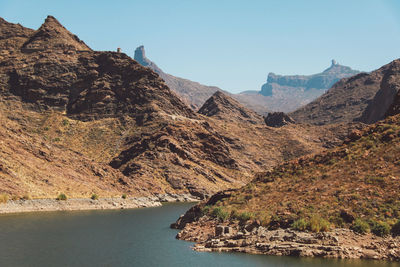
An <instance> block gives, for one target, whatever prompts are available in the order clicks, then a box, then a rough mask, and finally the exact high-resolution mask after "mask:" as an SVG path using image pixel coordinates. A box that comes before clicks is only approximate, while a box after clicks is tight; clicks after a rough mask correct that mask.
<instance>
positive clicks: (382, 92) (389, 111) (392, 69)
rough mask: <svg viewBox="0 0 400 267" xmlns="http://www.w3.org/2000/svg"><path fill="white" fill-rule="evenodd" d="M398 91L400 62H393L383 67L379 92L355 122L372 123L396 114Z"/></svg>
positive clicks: (399, 88) (399, 85)
mask: <svg viewBox="0 0 400 267" xmlns="http://www.w3.org/2000/svg"><path fill="white" fill-rule="evenodd" d="M399 91H400V60H395V61H393V62H391V63H390V64H388V65H386V66H385V68H384V70H383V71H382V81H381V84H380V89H379V91H378V92H377V93H376V95H375V97H374V98H373V99H372V101H371V103H370V104H369V105H368V106H367V108H366V109H365V111H364V112H363V114H362V115H361V117H360V118H358V119H357V120H359V121H361V122H364V123H374V122H377V121H379V120H382V119H384V118H385V116H388V115H396V114H398V100H397V95H398V94H399ZM396 103H397V105H396ZM396 107H397V108H396Z"/></svg>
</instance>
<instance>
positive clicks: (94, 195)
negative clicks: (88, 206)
mask: <svg viewBox="0 0 400 267" xmlns="http://www.w3.org/2000/svg"><path fill="white" fill-rule="evenodd" d="M90 198H91V199H93V200H98V199H99V196H98V195H97V194H92V196H91V197H90Z"/></svg>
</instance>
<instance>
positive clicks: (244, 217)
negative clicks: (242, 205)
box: [237, 212, 254, 222]
mask: <svg viewBox="0 0 400 267" xmlns="http://www.w3.org/2000/svg"><path fill="white" fill-rule="evenodd" d="M237 218H238V219H239V220H240V221H242V222H245V221H248V220H251V219H253V218H254V214H253V213H251V212H242V213H240V214H239V215H238V216H237Z"/></svg>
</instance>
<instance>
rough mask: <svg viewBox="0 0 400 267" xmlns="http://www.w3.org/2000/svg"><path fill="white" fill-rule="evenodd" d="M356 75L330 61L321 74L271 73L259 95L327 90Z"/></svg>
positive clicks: (355, 72) (350, 70) (348, 68)
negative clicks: (329, 64) (338, 82)
mask: <svg viewBox="0 0 400 267" xmlns="http://www.w3.org/2000/svg"><path fill="white" fill-rule="evenodd" d="M357 73H359V71H357V70H352V69H351V68H350V67H346V66H342V65H339V64H338V63H337V62H336V61H335V60H332V64H331V66H330V67H329V68H327V69H326V70H324V71H323V72H321V73H318V74H313V75H309V76H306V75H276V74H274V73H272V72H271V73H269V74H268V79H267V83H266V84H264V85H263V86H262V87H261V91H260V94H262V95H264V96H272V95H274V91H284V90H289V91H297V90H301V91H308V90H312V89H317V90H327V89H329V88H330V87H331V86H332V85H333V84H334V83H335V82H337V81H338V80H340V79H342V78H346V77H349V76H353V75H355V74H357ZM276 93H277V92H275V94H276Z"/></svg>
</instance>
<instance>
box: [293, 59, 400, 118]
mask: <svg viewBox="0 0 400 267" xmlns="http://www.w3.org/2000/svg"><path fill="white" fill-rule="evenodd" d="M398 64H399V60H395V61H393V62H391V63H389V64H387V65H385V66H383V67H381V68H380V69H378V70H375V71H373V72H371V73H360V74H357V75H355V76H353V77H350V78H344V79H342V80H340V81H339V82H337V83H336V84H335V85H333V86H332V88H331V89H329V90H328V91H327V92H326V93H325V94H324V95H322V96H321V97H319V98H318V99H316V100H314V101H313V102H311V103H309V104H308V105H306V106H304V107H302V108H300V109H298V110H296V111H295V112H293V113H291V114H289V115H290V116H291V117H293V118H294V119H295V120H296V121H297V122H301V123H313V124H317V125H323V124H330V123H341V122H351V121H353V120H357V121H361V122H364V123H373V122H376V121H378V120H380V119H383V118H384V115H385V113H386V112H387V111H388V109H389V107H390V105H391V104H392V103H393V98H394V96H395V94H396V92H397V90H398V84H399V81H398V78H397V76H398V75H399V74H398V73H399V70H398Z"/></svg>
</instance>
